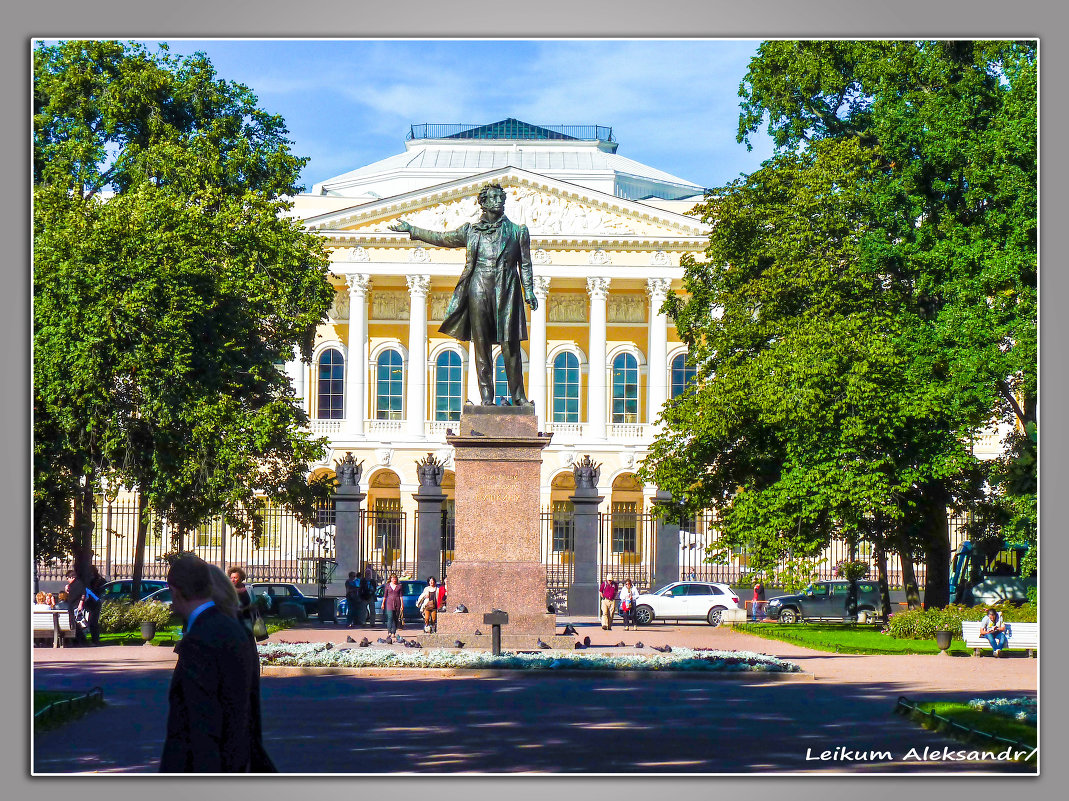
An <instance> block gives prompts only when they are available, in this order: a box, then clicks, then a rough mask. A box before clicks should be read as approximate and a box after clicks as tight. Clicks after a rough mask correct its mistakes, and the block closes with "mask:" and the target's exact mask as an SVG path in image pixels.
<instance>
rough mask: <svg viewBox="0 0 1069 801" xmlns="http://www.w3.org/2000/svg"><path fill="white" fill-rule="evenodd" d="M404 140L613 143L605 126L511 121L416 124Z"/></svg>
mask: <svg viewBox="0 0 1069 801" xmlns="http://www.w3.org/2000/svg"><path fill="white" fill-rule="evenodd" d="M405 138H406V139H579V140H583V141H588V142H594V141H598V142H615V141H616V140H615V139H613V136H612V128H611V127H610V126H605V125H529V124H527V123H524V122H519V121H510V122H506V123H503V124H502V123H497V124H492V125H481V124H473V123H429V122H424V123H419V124H416V125H412V126H411V127H410V128H409V131H408V136H407V137H405Z"/></svg>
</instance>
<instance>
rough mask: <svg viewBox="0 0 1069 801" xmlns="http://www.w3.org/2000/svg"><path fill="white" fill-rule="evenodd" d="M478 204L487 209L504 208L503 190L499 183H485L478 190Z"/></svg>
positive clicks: (497, 209) (501, 209) (501, 210)
mask: <svg viewBox="0 0 1069 801" xmlns="http://www.w3.org/2000/svg"><path fill="white" fill-rule="evenodd" d="M479 205H480V206H482V207H483V208H484V209H485V210H487V211H500V212H503V211H504V210H505V190H504V189H502V188H501V185H500V184H486V185H484V186H483V188H482V189H480V190H479Z"/></svg>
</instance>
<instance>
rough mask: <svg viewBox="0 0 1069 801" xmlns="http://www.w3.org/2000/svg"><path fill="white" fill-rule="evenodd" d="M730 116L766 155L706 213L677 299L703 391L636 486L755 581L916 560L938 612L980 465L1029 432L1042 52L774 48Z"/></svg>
mask: <svg viewBox="0 0 1069 801" xmlns="http://www.w3.org/2000/svg"><path fill="white" fill-rule="evenodd" d="M740 94H741V95H742V97H743V98H744V102H743V105H742V115H741V118H740V141H744V140H745V138H746V136H747V135H748V134H749V133H750V132H752V131H754V130H756V129H757V128H758V127H759V126H760V125H762V124H763V122H764V121H765V120H767V121H768V125H769V131H770V133H771V134H772V136H773V138H774V140H775V142H776V144H777V152H776V155H775V156H774V157H773V158H772V159H771V160H770V161H769V162H766V164H765V165H763V167H762V169H761V170H759V171H758V172H756V173H755V174H754V175H751V176H749V177H747V178H745V179H743V180H740V181H736V182H734V183H733V184H732V185H730V186H728V187H725V188H724V189H723V190H721V191H719V192H717V193H714V194H713V195H711V196H710V197H709V198H708V199H707V201H706V202H705V203H704V204H703V205H702V206H700V207H699V210H700V211H701V213H702V215H703V218H704V219H705V220H706V222H708V223H710V224H711V225H712V226H713V227H712V234H711V236H710V244H709V247H708V248H707V250H706V260H705V261H702V262H699V261H697V260H689V261H688V262H687V263H686V264H685V267H686V279H685V289H686V291H687V293H688V297H687V299H686V300H683V299H681V298H677V297H673V298H670V299H669V301H668V309H669V311H670V312H671V313H672V314H673V315H674V316H675V318H676V322H677V328H678V329H679V331H680V335H681V337H682V338H683V339H684V340H685V341H686V342H688V344H689V345H690V347H691V351H692V353H693V355H694V358H695V360H696V361H697V362H698V364H699V365H700V372H699V380H698V381H697V382H696V384H695V386H694V387H693V388H692V390H691V391H690V392H688V393H686V394H684V395H683V396H682V397H681V398H680V399H678V400H677V402H676V403H674V404H671V405H669V406H668V407H667V408H666V410H665V413H664V416H663V417H664V422H665V431H664V433H663V434H662V435H661V436H660V437H659V438H658V440H657V442H656V443H655V445H654V447H653V448H652V449H651V454H650V458H649V459H648V460H647V463H646V466H645V468H644V472H645V475H646V478H647V480H653V481H655V482H656V483H657V484H658V485H659V486H662V487H664V488H666V489H670V490H671V491H672V492H673V494H674V495H676V496H677V497H679V498H681V499H682V501H683V502H684V503H685V504H686V505H688V506H690V507H700V506H711V507H714V508H716V509H718V510H719V511H720V516H721V520H722V524H723V526H724V532H725V536H726V537H727V538H728V539H729V541H737V542H746V543H748V544H749V545H750V547H751V548H753V549H755V551H756V552H757V555H758V559H764V560H766V561H771V559H772V558H774V556H775V555H776V554H782V553H784V552H788V553H791V554H794V555H796V556H797V555H805V554H806V553H813V552H815V551H816V550H819V548H821V547H823V544H824V543H825V542H826V541H827V538H828V537H829V536H830V535H831V534H832V533H839V534H844V535H846V536H848V537H864V538H866V539H870V540H872V541H873V542H874V545H875V546H876V549H877V552H878V553H880V554H881V555H882V554H883V553H884V552H885V551H886V550H888V549H893V550H897V551H898V552H899V553H903V554H908V553H911V552H912V551H913V550H914V549H916V550H920V551H922V552H923V553H924V555H925V557H926V560H927V570H926V583H925V600H926V603H928V604H929V605H943V604H945V603H946V600H947V581H948V569H949V540H948V533H949V532H948V530H947V521H946V510H947V508H948V507H950V508H969V507H974V506H976V505H977V504H978V503H980V502H981V501H982V500H983V499H984V486H985V485H984V478H985V477H989V474H990V471H988V470H987V469H986V468H985V466H983V465H981V464H979V463H978V462H977V460H975V459H974V458H973V457H972V456H971V452H970V443H971V441H972V439H973V438H974V437H975V435H976V434H977V433H978V432H979V431H980V430H981V429H982V428H983V427H984V426H985V425H986V424H987V423H988V422H990V421H991V420H992V419H997V420H1004V421H1013V422H1017V423H1021V424H1026V423H1027V422H1028V421H1029V420H1031V419H1032V417H1034V414H1035V397H1036V395H1035V390H1036V369H1035V368H1036V363H1035V342H1036V325H1035V322H1036V317H1035V309H1036V251H1035V244H1036V239H1035V225H1036V181H1035V176H1036V173H1035V153H1036V150H1035V145H1036V140H1035V131H1036V128H1035V49H1034V46H1032V45H1029V44H1027V43H1024V44H1021V43H971V42H970V43H964V42H955V43H943V42H891V43H885V42H832V43H824V42H771V43H765V44H763V45H762V46H761V48H760V49H759V52H758V54H757V56H756V57H755V58H754V60H753V61H752V62H751V66H750V70H749V73H748V74H747V76H746V79H745V80H744V82H743V84H742V88H741V90H740ZM1022 401H1023V402H1022Z"/></svg>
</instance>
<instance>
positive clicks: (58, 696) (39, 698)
mask: <svg viewBox="0 0 1069 801" xmlns="http://www.w3.org/2000/svg"><path fill="white" fill-rule="evenodd" d="M79 695H81V693H61V692H50V691H45V690H34V691H33V711H34V714H36V713H38V712H40V711H41V710H42V709H44V708H45V707H46V706H48V705H49V704H54V703H55V702H56V701H63V700H64V699H67V698H77V697H78V696H79Z"/></svg>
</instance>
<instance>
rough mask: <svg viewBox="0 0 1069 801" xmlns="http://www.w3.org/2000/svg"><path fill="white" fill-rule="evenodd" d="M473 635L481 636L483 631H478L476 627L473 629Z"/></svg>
mask: <svg viewBox="0 0 1069 801" xmlns="http://www.w3.org/2000/svg"><path fill="white" fill-rule="evenodd" d="M475 636H476V637H482V636H483V633H482V632H481V631H479V630H478V629H475Z"/></svg>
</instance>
